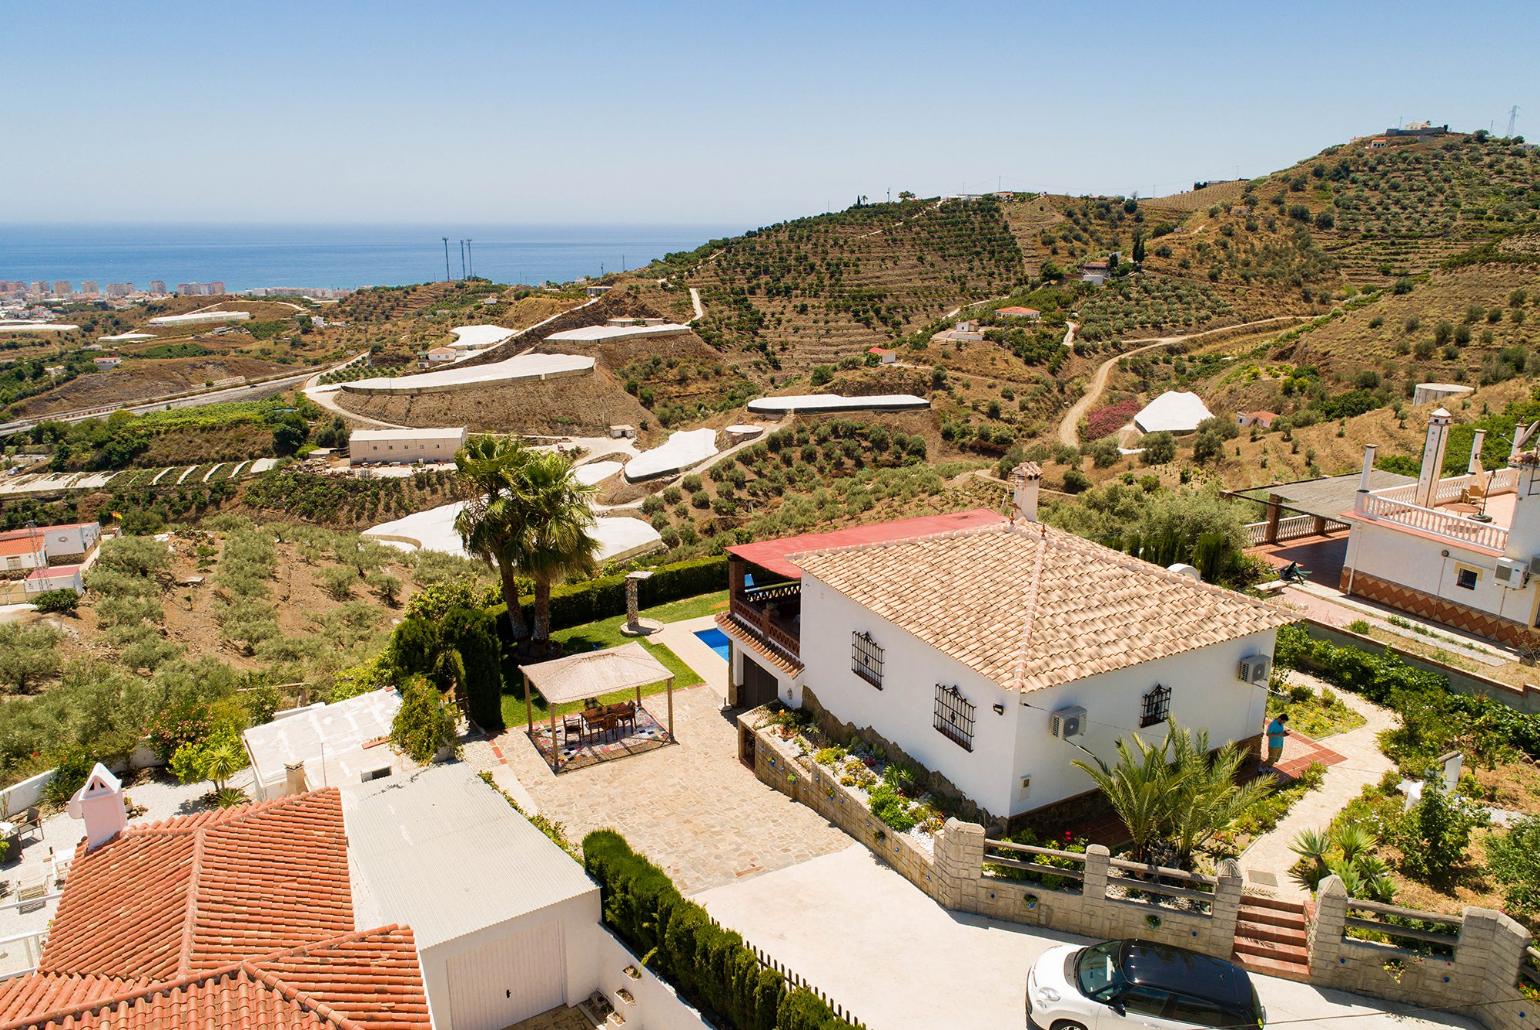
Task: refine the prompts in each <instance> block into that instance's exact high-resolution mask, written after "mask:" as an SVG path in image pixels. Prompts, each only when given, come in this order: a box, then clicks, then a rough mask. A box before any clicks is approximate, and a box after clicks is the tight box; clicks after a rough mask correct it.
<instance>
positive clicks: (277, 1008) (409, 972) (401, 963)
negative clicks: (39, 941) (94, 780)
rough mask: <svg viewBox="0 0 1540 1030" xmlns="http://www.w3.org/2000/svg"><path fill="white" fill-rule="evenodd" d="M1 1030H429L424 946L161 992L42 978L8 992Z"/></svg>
mask: <svg viewBox="0 0 1540 1030" xmlns="http://www.w3.org/2000/svg"><path fill="white" fill-rule="evenodd" d="M0 1019H3V1020H4V1022H0V1030H15V1028H20V1027H29V1028H30V1027H36V1028H40V1030H76V1028H80V1027H85V1026H90V1027H97V1028H101V1030H118V1028H122V1030H147V1028H157V1030H158V1028H161V1027H165V1028H171V1027H191V1026H197V1027H212V1028H221V1030H223V1028H230V1030H235V1028H237V1027H240V1028H247V1027H251V1028H273V1030H278V1028H284V1030H298V1028H316V1030H319V1028H331V1027H337V1028H343V1027H346V1028H352V1030H418V1028H426V1027H428V1026H430V1022H429V1019H428V1003H427V997H426V995H425V993H424V991H423V983H422V970H421V967H420V966H419V964H418V960H417V945H416V942H415V940H414V939H413V937H412V931H411V930H409V929H404V928H398V927H395V926H386V927H381V928H380V929H377V930H366V931H361V932H355V933H347V934H342V935H339V936H335V937H332V938H329V939H327V940H325V941H320V942H317V943H316V944H314V945H311V946H309V947H305V948H291V949H287V950H284V951H279V952H275V953H273V954H271V955H267V956H263V957H257V958H251V959H243V960H241V961H238V962H234V963H230V964H228V965H225V966H222V967H220V968H218V969H214V970H210V971H208V972H204V973H199V974H194V975H191V976H184V977H180V978H177V979H175V980H169V981H162V982H158V983H146V982H139V983H133V982H128V981H122V980H115V979H112V978H103V977H74V976H69V975H65V974H57V973H34V974H32V975H30V976H26V977H21V978H18V979H16V980H10V981H6V982H5V983H4V984H0Z"/></svg>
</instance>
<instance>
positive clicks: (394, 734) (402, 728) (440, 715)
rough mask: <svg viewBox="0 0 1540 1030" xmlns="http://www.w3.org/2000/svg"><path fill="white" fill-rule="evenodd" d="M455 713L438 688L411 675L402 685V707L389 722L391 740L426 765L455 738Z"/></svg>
mask: <svg viewBox="0 0 1540 1030" xmlns="http://www.w3.org/2000/svg"><path fill="white" fill-rule="evenodd" d="M456 722H457V719H456V713H455V710H454V707H453V706H452V705H450V703H449V702H448V701H446V700H445V699H444V696H443V695H442V694H440V693H439V691H438V688H437V687H435V686H434V685H433V684H431V683H429V682H428V680H427V679H426V678H425V677H422V676H413V677H412V678H411V679H409V680H407V681H406V684H405V685H404V686H403V687H402V688H401V707H400V708H399V709H397V710H396V718H395V720H394V721H393V722H392V723H391V724H390V743H391V746H392V747H394V748H395V749H396V750H398V751H400V752H402V753H403V754H405V755H406V756H407V757H409V758H411V759H412V760H413V761H414V762H419V763H421V764H424V765H426V764H427V763H429V762H431V761H433V758H434V756H435V755H437V754H438V753H439V751H441V750H442V749H444V748H446V747H451V746H453V744H454V743H455V738H456Z"/></svg>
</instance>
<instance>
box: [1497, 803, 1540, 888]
mask: <svg viewBox="0 0 1540 1030" xmlns="http://www.w3.org/2000/svg"><path fill="white" fill-rule="evenodd" d="M1486 851H1487V869H1488V870H1489V871H1490V872H1491V874H1492V878H1493V879H1494V880H1496V881H1497V882H1498V883H1500V884H1502V885H1503V898H1504V900H1505V901H1507V903H1508V906H1509V907H1510V908H1512V909H1514V910H1515V911H1518V912H1536V911H1540V817H1537V816H1529V817H1528V818H1525V819H1521V820H1519V821H1518V822H1516V823H1514V824H1513V826H1512V828H1510V829H1509V830H1508V832H1507V833H1505V834H1503V835H1502V836H1500V837H1494V838H1492V839H1491V840H1489V841H1487V848H1486Z"/></svg>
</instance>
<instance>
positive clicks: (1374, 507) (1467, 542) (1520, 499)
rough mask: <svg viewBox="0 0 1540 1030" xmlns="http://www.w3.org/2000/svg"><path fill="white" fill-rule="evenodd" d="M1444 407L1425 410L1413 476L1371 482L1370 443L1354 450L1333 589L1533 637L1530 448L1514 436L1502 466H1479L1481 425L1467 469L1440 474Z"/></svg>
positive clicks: (1538, 600)
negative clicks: (1360, 452) (1360, 458)
mask: <svg viewBox="0 0 1540 1030" xmlns="http://www.w3.org/2000/svg"><path fill="white" fill-rule="evenodd" d="M1453 421H1454V419H1453V416H1451V415H1450V414H1449V412H1448V411H1445V410H1444V409H1443V408H1438V409H1436V410H1435V411H1434V412H1433V413H1432V415H1431V416H1430V417H1429V419H1428V431H1427V437H1426V439H1425V441H1424V444H1423V452H1422V464H1421V466H1420V468H1419V472H1418V477H1417V481H1416V482H1415V483H1408V484H1405V485H1401V486H1392V487H1386V488H1381V489H1372V488H1371V487H1372V483H1371V481H1370V478H1369V477H1370V475H1371V472H1372V470H1373V465H1374V452H1375V449H1374V447H1373V446H1372V445H1371V446H1369V447H1366V448H1365V449H1364V464H1363V471H1362V473H1361V475H1360V482H1359V489H1358V492H1357V495H1356V497H1355V500H1354V503H1353V507H1352V509H1351V510H1349V511H1346V512H1343V513H1342V514H1341V516H1340V517H1341V518H1342V519H1343V520H1344V521H1346V522H1348V523H1349V524H1350V525H1351V527H1352V529H1351V531H1350V532H1349V535H1348V544H1347V554H1346V557H1345V559H1344V561H1343V568H1342V573H1341V577H1340V579H1339V581H1338V585H1339V587H1340V589H1341V590H1342V591H1343V592H1344V593H1347V594H1351V595H1356V596H1359V597H1364V598H1368V599H1369V600H1372V601H1377V602H1379V603H1381V604H1385V605H1389V606H1390V607H1392V608H1399V609H1401V610H1402V611H1406V612H1409V613H1412V614H1415V615H1419V616H1422V617H1425V618H1429V619H1433V620H1435V621H1437V622H1442V623H1445V624H1447V625H1451V626H1455V627H1458V628H1460V629H1463V630H1466V631H1468V632H1472V633H1478V634H1481V635H1482V636H1486V637H1491V638H1493V639H1496V640H1501V641H1504V642H1506V643H1509V644H1515V645H1526V646H1532V645H1533V644H1535V643H1536V642H1537V638H1540V632H1537V629H1536V627H1537V625H1540V453H1537V452H1536V451H1535V450H1533V449H1531V450H1524V449H1523V446H1524V444H1525V443H1527V442H1528V441H1529V439H1530V438H1531V437H1532V436H1533V435H1534V433H1535V430H1536V428H1537V426H1540V423H1537V424H1536V426H1530V427H1529V428H1528V429H1527V430H1523V431H1522V432H1520V433H1518V434H1517V435H1516V436H1515V439H1514V443H1513V448H1512V450H1511V452H1510V454H1509V457H1508V464H1507V467H1505V468H1502V469H1498V470H1496V471H1489V470H1487V469H1486V468H1484V467H1483V465H1482V461H1481V448H1482V444H1483V439H1484V436H1485V434H1484V433H1483V432H1482V431H1481V430H1477V431H1476V434H1475V436H1474V438H1473V440H1472V442H1471V451H1470V457H1469V460H1468V462H1467V465H1466V468H1467V472H1466V473H1465V474H1464V475H1459V476H1444V475H1443V467H1444V457H1445V452H1446V451H1447V449H1448V444H1449V432H1450V428H1451V426H1452V425H1453Z"/></svg>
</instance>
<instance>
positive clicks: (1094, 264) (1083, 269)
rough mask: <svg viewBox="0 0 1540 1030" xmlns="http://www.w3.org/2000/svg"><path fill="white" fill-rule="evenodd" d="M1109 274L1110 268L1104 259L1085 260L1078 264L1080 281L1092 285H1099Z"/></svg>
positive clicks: (1110, 272)
mask: <svg viewBox="0 0 1540 1030" xmlns="http://www.w3.org/2000/svg"><path fill="white" fill-rule="evenodd" d="M1111 274H1112V269H1111V267H1110V266H1109V265H1108V264H1107V262H1105V261H1086V262H1083V263H1082V264H1081V265H1080V281H1081V282H1083V283H1090V284H1091V285H1092V286H1100V285H1101V284H1102V283H1104V282H1106V281H1107V278H1108V277H1109V276H1110V275H1111Z"/></svg>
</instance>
